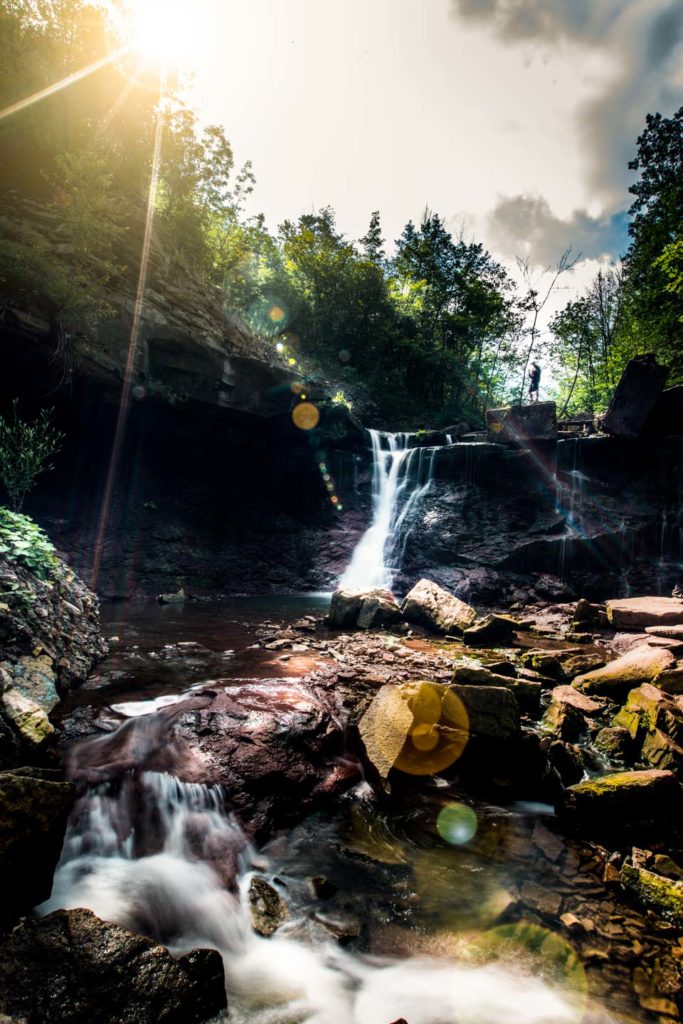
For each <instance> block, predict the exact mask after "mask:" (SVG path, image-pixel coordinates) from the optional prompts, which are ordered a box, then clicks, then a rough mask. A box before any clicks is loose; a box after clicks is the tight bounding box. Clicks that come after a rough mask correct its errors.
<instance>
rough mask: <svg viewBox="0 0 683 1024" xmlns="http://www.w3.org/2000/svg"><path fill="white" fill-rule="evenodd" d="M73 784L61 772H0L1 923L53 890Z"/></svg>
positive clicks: (34, 903)
mask: <svg viewBox="0 0 683 1024" xmlns="http://www.w3.org/2000/svg"><path fill="white" fill-rule="evenodd" d="M73 801H74V787H73V786H72V785H71V784H70V783H67V782H63V781H61V777H60V774H59V772H56V771H50V770H48V769H40V768H17V769H14V770H12V771H5V772H0V875H1V876H2V880H3V892H4V894H5V895H4V896H3V901H2V906H1V907H0V924H5V925H6V924H8V923H9V922H11V921H12V920H13V919H14V918H16V916H17V915H18V914H20V913H22V912H25V911H27V910H29V909H30V908H31V907H33V906H35V905H36V904H38V903H41V902H42V901H43V900H46V899H47V898H48V896H49V895H50V891H51V889H52V876H53V873H54V869H55V867H56V865H57V861H58V860H59V855H60V852H61V849H62V842H63V839H64V830H65V828H66V821H67V817H68V814H69V811H70V810H71V806H72V804H73Z"/></svg>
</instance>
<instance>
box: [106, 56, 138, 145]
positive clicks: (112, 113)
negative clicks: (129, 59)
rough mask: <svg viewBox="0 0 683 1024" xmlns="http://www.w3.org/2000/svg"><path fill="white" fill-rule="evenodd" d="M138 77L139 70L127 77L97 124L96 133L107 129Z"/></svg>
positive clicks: (136, 82) (135, 84)
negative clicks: (103, 116)
mask: <svg viewBox="0 0 683 1024" xmlns="http://www.w3.org/2000/svg"><path fill="white" fill-rule="evenodd" d="M140 79H141V72H139V71H138V72H136V73H135V75H133V76H132V77H131V78H129V79H128V81H127V82H126V84H125V86H124V87H123V89H122V90H121V92H120V93H119V95H118V96H117V98H116V100H115V101H114V103H112V105H111V107H110V109H109V111H108V112H107V115H106V117H105V118H103V120H102V122H101V123H100V125H99V126H98V129H97V133H98V135H102V133H103V132H105V131H106V130H107V128H108V127H109V125H110V124H111V123H112V121H113V120H114V118H115V117H116V115H117V114H118V112H119V110H120V109H121V107H122V106H123V104H124V103H125V102H126V100H127V99H128V97H129V96H130V94H131V92H132V91H133V89H134V88H135V87H136V86H137V84H138V83H139V81H140Z"/></svg>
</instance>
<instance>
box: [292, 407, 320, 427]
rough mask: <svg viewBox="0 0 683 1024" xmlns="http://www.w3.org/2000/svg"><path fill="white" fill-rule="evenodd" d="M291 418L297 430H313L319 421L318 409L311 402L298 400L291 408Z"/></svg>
mask: <svg viewBox="0 0 683 1024" xmlns="http://www.w3.org/2000/svg"><path fill="white" fill-rule="evenodd" d="M292 420H293V422H294V426H295V427H298V428H299V430H313V428H314V427H317V426H318V423H319V422H320V411H319V409H318V407H317V406H316V405H313V402H300V403H299V405H297V406H295V407H294V409H293V410H292Z"/></svg>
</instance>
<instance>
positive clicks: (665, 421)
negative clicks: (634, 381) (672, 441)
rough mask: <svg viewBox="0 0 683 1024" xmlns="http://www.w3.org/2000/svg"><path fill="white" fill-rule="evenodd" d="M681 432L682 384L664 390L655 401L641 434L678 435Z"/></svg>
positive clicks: (682, 427) (682, 416)
mask: <svg viewBox="0 0 683 1024" xmlns="http://www.w3.org/2000/svg"><path fill="white" fill-rule="evenodd" d="M682 432H683V384H677V385H675V386H674V387H672V388H666V389H665V390H664V391H662V393H661V395H660V396H659V398H658V399H657V404H656V405H655V407H654V409H653V410H652V412H651V413H650V415H649V417H648V420H647V423H646V424H645V430H644V431H643V433H646V434H648V435H650V434H658V435H662V434H673V435H674V436H675V435H680V434H681V433H682Z"/></svg>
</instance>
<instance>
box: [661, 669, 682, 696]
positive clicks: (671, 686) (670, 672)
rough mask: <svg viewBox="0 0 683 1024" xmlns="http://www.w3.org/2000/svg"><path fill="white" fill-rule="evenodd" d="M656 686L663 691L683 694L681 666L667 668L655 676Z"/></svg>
mask: <svg viewBox="0 0 683 1024" xmlns="http://www.w3.org/2000/svg"><path fill="white" fill-rule="evenodd" d="M657 686H658V687H659V689H660V690H663V691H664V693H671V694H683V668H669V669H666V670H665V671H664V672H662V673H661V674H660V675H658V676H657Z"/></svg>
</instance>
